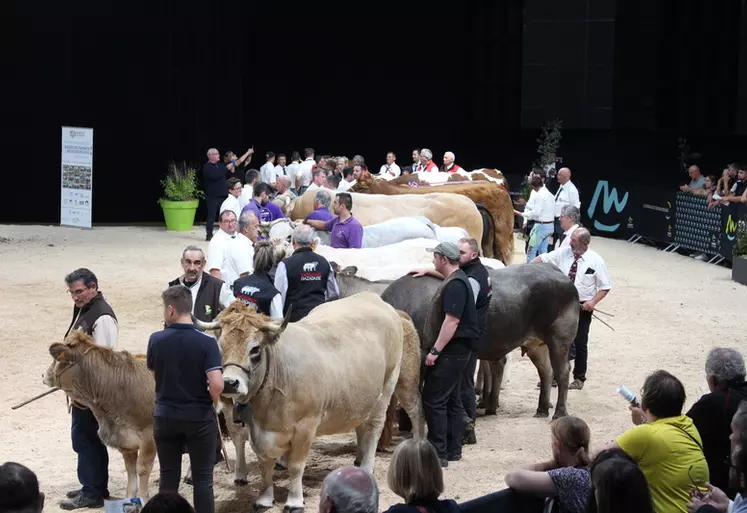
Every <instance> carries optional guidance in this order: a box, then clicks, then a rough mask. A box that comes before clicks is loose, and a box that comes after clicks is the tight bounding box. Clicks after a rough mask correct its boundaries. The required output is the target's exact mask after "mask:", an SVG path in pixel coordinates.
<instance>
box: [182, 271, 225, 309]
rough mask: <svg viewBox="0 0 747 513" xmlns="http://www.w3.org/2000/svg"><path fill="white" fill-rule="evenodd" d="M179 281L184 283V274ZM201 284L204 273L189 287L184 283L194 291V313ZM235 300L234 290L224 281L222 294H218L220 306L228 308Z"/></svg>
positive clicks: (221, 289)
mask: <svg viewBox="0 0 747 513" xmlns="http://www.w3.org/2000/svg"><path fill="white" fill-rule="evenodd" d="M179 283H181V284H182V285H184V276H182V277H180V278H179ZM201 284H202V274H200V277H199V278H197V281H196V282H195V284H194V285H192V286H191V287H187V286H186V285H184V286H185V287H187V288H188V289H189V291H190V292H191V293H192V314H194V313H195V301H197V293H198V292H199V291H200V285H201ZM235 300H236V298H235V297H233V292H231V289H230V288H229V287H228V285H226V284H225V282H224V283H223V286H221V288H220V295H219V296H218V302H219V303H220V306H222V307H223V308H228V305H230V304H231V303H233V302H234V301H235Z"/></svg>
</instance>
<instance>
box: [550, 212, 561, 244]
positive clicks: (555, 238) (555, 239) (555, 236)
mask: <svg viewBox="0 0 747 513" xmlns="http://www.w3.org/2000/svg"><path fill="white" fill-rule="evenodd" d="M562 236H563V228H561V227H560V218H558V217H556V218H555V221H554V222H553V230H552V249H556V248H557V247H558V244H559V243H560V238H561V237H562ZM552 249H549V248H548V251H552Z"/></svg>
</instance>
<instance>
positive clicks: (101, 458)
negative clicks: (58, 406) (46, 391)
mask: <svg viewBox="0 0 747 513" xmlns="http://www.w3.org/2000/svg"><path fill="white" fill-rule="evenodd" d="M98 431H99V423H98V422H96V417H94V416H93V413H92V412H91V410H81V409H80V408H76V407H75V406H73V410H72V429H71V435H72V439H73V450H74V451H75V452H76V453H77V454H78V481H80V484H81V493H82V494H83V496H85V497H91V498H94V499H103V498H104V497H108V496H109V491H108V490H107V484H108V482H109V453H108V451H107V450H106V446H105V445H104V444H103V443H102V442H101V439H100V438H99V434H98Z"/></svg>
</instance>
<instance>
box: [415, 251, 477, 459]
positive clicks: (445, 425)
mask: <svg viewBox="0 0 747 513" xmlns="http://www.w3.org/2000/svg"><path fill="white" fill-rule="evenodd" d="M428 251H430V252H433V265H434V266H435V267H436V271H437V272H439V273H440V274H441V275H442V276H444V277H445V281H444V283H443V284H442V285H441V287H440V288H439V289H438V292H437V293H436V295H435V296H434V298H433V302H432V306H431V309H430V313H429V315H428V319H427V320H426V329H425V334H424V336H426V337H430V335H431V333H434V332H435V330H436V329H438V335H437V336H436V337H435V343H434V344H433V346H432V347H431V349H430V351H429V352H428V355H427V356H426V359H425V365H426V367H427V369H426V371H425V384H424V385H423V410H424V412H425V420H426V422H427V423H428V440H429V441H430V442H431V443H432V444H433V446H434V447H435V448H436V452H438V458H439V460H440V461H441V466H442V467H448V466H449V461H458V460H460V459H462V436H463V434H464V417H465V413H464V408H463V406H462V399H461V381H462V375H463V374H464V370H465V368H466V367H467V364H468V363H469V360H470V355H471V354H472V350H473V347H474V345H475V342H476V340H477V337H478V336H479V325H478V322H477V309H476V308H475V298H474V293H473V292H472V285H471V284H470V282H469V279H468V277H467V275H466V274H465V272H464V271H462V270H461V269H460V268H459V258H460V255H459V248H458V247H457V245H456V244H454V243H451V242H442V243H441V244H439V245H438V246H436V247H435V248H433V249H428ZM430 340H433V339H432V338H430ZM430 340H428V341H427V342H430Z"/></svg>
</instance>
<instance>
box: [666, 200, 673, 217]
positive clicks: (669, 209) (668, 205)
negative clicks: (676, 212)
mask: <svg viewBox="0 0 747 513" xmlns="http://www.w3.org/2000/svg"><path fill="white" fill-rule="evenodd" d="M671 211H672V204H671V203H670V202H669V201H667V215H665V216H664V218H665V219H666V220H667V221H668V220H669V219H670V218H671V217H672V216H670V215H669V212H671Z"/></svg>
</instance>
